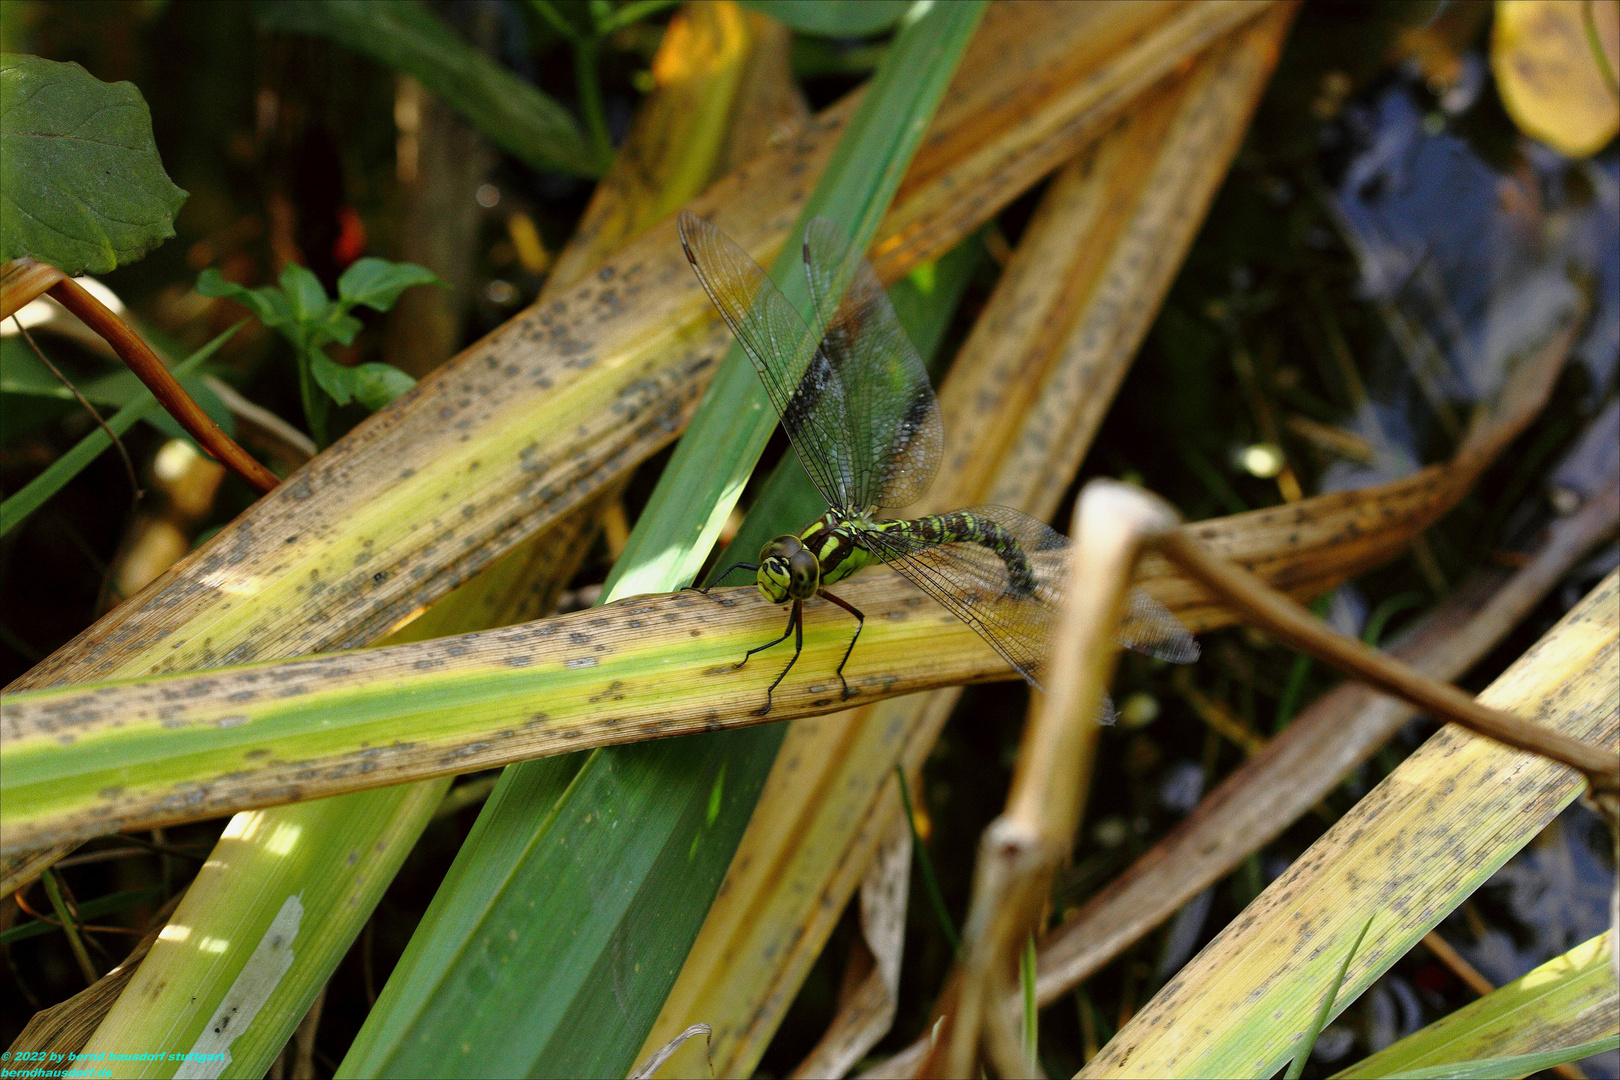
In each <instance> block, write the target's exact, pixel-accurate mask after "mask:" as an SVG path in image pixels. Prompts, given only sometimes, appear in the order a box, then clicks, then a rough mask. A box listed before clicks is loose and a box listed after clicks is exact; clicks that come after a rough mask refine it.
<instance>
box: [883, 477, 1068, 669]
mask: <svg viewBox="0 0 1620 1080" xmlns="http://www.w3.org/2000/svg"><path fill="white" fill-rule="evenodd" d="M969 513H972V514H977V515H982V516H984V517H988V518H991V519H993V520H995V521H996V522H997V523H998V524H1000V525H1001V526H1002V527H1003V528H1005V529H1006V530H1007V531H1008V532H1010V533H1012V535H1013V537H1014V538H1015V539H1016V540H1017V541H1018V546H1019V547H1020V548H1022V549H1023V551H1024V554H1025V556H1026V557H1027V558H1028V559H1029V563H1030V569H1031V570H1032V571H1033V572H1034V579H1035V588H1034V589H1033V590H1032V591H1029V592H1020V591H1019V590H1018V589H1016V588H1014V586H1013V583H1012V579H1011V577H1010V575H1009V574H1008V572H1007V564H1006V562H1005V561H1004V560H1003V559H1002V558H1001V556H999V555H997V554H996V553H995V552H994V551H991V550H990V549H989V548H987V547H983V546H981V545H979V544H970V543H929V542H928V541H926V540H922V539H920V538H919V537H916V536H913V535H907V534H905V533H899V532H892V531H891V532H881V531H877V532H871V533H864V534H862V535H861V536H860V541H859V542H860V543H861V544H862V545H863V546H865V547H866V548H867V550H869V551H871V552H872V553H873V554H874V555H876V556H877V557H878V558H880V559H882V560H883V561H884V562H886V563H888V564H889V565H890V566H893V567H894V568H895V569H896V570H898V571H900V572H901V573H902V574H904V575H905V576H906V577H908V578H910V579H911V580H912V582H913V583H915V584H916V585H917V587H918V588H920V589H922V590H923V592H925V593H927V594H928V595H929V596H932V597H933V598H934V599H935V600H938V601H939V602H940V604H941V605H942V606H943V607H944V608H945V609H946V610H947V611H949V612H950V613H951V614H953V615H955V616H956V617H957V618H959V619H961V620H962V621H963V622H965V623H967V624H968V625H969V626H971V627H973V629H974V630H976V631H978V633H979V635H980V636H981V637H983V638H984V639H985V640H986V641H988V642H989V643H990V644H991V646H993V647H994V648H995V650H996V652H998V653H1000V654H1001V655H1002V656H1003V657H1005V658H1006V660H1007V662H1008V663H1010V664H1012V666H1013V667H1015V668H1017V669H1018V671H1019V672H1020V673H1021V674H1022V675H1023V676H1024V677H1025V678H1026V679H1028V680H1029V681H1030V682H1032V683H1034V684H1035V685H1036V686H1039V685H1040V683H1041V671H1042V669H1043V668H1044V667H1045V666H1046V655H1047V651H1048V647H1049V646H1050V644H1051V639H1052V630H1053V628H1054V627H1055V626H1056V623H1057V613H1058V611H1059V609H1060V607H1061V604H1062V598H1063V584H1064V577H1065V575H1066V573H1067V569H1068V568H1067V558H1066V549H1067V547H1068V543H1069V541H1068V540H1067V539H1066V538H1065V537H1063V536H1060V535H1059V534H1058V533H1056V532H1054V531H1052V529H1050V528H1048V527H1047V526H1046V525H1044V524H1042V523H1041V522H1039V521H1036V520H1035V519H1034V518H1032V517H1029V516H1028V515H1027V514H1020V513H1019V512H1018V511H1016V510H1009V509H1008V508H1006V507H1004V506H975V507H973V508H971V510H969Z"/></svg>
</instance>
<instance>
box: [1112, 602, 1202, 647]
mask: <svg viewBox="0 0 1620 1080" xmlns="http://www.w3.org/2000/svg"><path fill="white" fill-rule="evenodd" d="M1115 640H1117V641H1118V642H1119V643H1120V644H1121V645H1123V646H1125V647H1126V648H1127V649H1134V650H1135V651H1136V652H1139V653H1146V654H1147V655H1149V656H1157V657H1158V658H1159V659H1160V660H1168V661H1170V662H1171V663H1172V664H1190V663H1192V662H1193V661H1194V660H1197V659H1198V641H1197V639H1196V638H1194V637H1193V636H1192V634H1190V633H1188V631H1187V628H1186V627H1185V626H1182V625H1181V620H1180V619H1178V618H1176V617H1175V616H1174V615H1172V614H1171V613H1170V609H1169V608H1167V607H1165V606H1164V605H1163V604H1161V603H1159V602H1158V601H1157V600H1155V599H1153V597H1151V596H1149V595H1148V594H1147V593H1145V592H1143V591H1142V590H1141V589H1132V590H1131V593H1130V596H1129V597H1127V598H1126V601H1125V614H1124V615H1122V616H1120V620H1119V632H1118V633H1117V634H1115Z"/></svg>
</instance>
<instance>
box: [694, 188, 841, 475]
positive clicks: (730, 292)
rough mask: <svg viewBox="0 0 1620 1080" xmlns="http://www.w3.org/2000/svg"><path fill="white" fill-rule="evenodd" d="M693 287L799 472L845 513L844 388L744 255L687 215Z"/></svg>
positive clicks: (807, 331) (811, 336)
mask: <svg viewBox="0 0 1620 1080" xmlns="http://www.w3.org/2000/svg"><path fill="white" fill-rule="evenodd" d="M677 227H678V229H679V231H680V235H681V246H682V247H683V248H684V249H685V250H686V259H687V261H688V262H690V263H691V264H692V269H693V271H694V272H695V273H696V274H697V277H698V281H700V282H701V283H702V284H703V289H704V291H705V292H707V293H708V294H709V299H711V300H713V301H714V306H715V307H716V308H717V309H718V310H719V312H720V316H721V318H723V319H725V321H726V325H728V326H730V327H731V332H732V333H733V334H734V335H736V338H737V341H738V342H739V343H740V344H741V345H742V347H743V351H744V352H746V353H747V354H748V358H749V360H751V361H753V364H754V370H755V371H756V372H758V373H759V380H760V382H762V383H764V385H765V393H766V395H767V396H768V397H769V398H770V399H771V404H772V405H774V406H775V407H776V412H777V415H778V416H780V417H781V418H782V426H783V427H784V428H786V429H787V433H788V437H789V438H790V439H792V441H793V447H794V449H795V450H797V451H798V454H799V460H800V461H802V462H803V463H804V468H805V472H807V473H809V475H810V479H811V481H812V482H814V484H815V485H816V489H817V490H819V491H820V492H821V495H822V497H823V498H824V499H826V500H827V503H828V505H831V506H850V505H855V504H853V503H852V502H851V501H850V495H851V494H852V488H853V480H852V477H853V475H854V467H853V465H852V463H851V461H850V457H849V452H848V441H847V437H846V435H845V434H844V430H843V428H842V427H841V425H842V416H843V414H844V413H845V412H846V411H847V410H846V409H845V407H844V405H843V402H842V396H843V388H842V385H841V384H840V383H839V380H838V378H837V375H836V373H835V372H834V370H833V367H832V365H831V363H830V362H829V361H828V359H827V357H826V356H825V354H824V353H823V352H822V350H820V349H819V348H817V337H816V332H815V331H814V330H812V329H811V328H810V327H808V326H806V325H805V322H804V320H803V319H802V318H800V317H799V313H798V311H797V310H796V309H795V308H794V307H793V304H792V303H791V302H790V301H789V300H788V298H787V297H785V296H783V295H782V291H781V290H780V289H778V288H777V287H776V283H775V282H773V281H772V280H771V279H770V277H769V276H767V275H766V273H765V271H764V270H761V269H760V267H759V264H758V263H756V262H755V261H754V260H753V259H751V258H749V256H748V253H747V252H746V251H744V250H743V249H742V248H740V247H738V246H737V245H736V244H735V243H733V242H732V241H731V240H729V239H727V238H726V236H725V235H724V234H723V233H721V232H720V230H719V229H716V228H715V227H714V226H713V225H711V224H709V223H708V222H707V221H705V220H704V219H702V218H700V217H698V216H697V215H696V214H693V213H691V212H690V211H682V212H681V215H680V218H679V219H678V222H677Z"/></svg>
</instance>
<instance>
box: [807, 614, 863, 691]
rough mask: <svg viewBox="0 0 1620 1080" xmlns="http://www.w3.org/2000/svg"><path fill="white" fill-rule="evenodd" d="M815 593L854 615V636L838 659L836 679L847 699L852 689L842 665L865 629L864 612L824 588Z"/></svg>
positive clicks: (847, 659) (845, 662)
mask: <svg viewBox="0 0 1620 1080" xmlns="http://www.w3.org/2000/svg"><path fill="white" fill-rule="evenodd" d="M817 595H818V596H820V597H821V598H822V599H823V600H831V601H832V602H833V603H835V604H837V605H838V606H839V607H841V608H843V609H844V610H845V611H847V612H849V613H850V614H851V615H853V616H855V636H854V637H852V638H850V639H849V648H847V649H845V650H844V658H843V659H842V660H840V661H838V681H839V682H841V683H843V684H844V700H845V701H848V700H849V699H850V698H851V697H853V696H854V691H852V690H851V689H850V688H849V682H848V680H846V679H845V678H844V665H845V664H847V663H849V654H850V653H852V652H854V651H855V643H856V642H857V641H859V640H860V639H861V631H862V630H864V629H866V613H865V612H863V611H861V610H860V609H858V608H857V607H855V605H853V604H851V603H849V602H847V601H845V600H840V599H839V598H838V597H836V596H834V595H833V594H832V593H830V592H828V591H827V590H826V589H820V590H818V592H817Z"/></svg>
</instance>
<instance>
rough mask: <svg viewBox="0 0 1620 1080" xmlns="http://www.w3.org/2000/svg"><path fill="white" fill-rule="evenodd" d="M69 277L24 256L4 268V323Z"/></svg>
mask: <svg viewBox="0 0 1620 1080" xmlns="http://www.w3.org/2000/svg"><path fill="white" fill-rule="evenodd" d="M65 277H67V275H66V274H64V273H62V271H60V270H58V269H57V268H56V267H54V266H51V265H50V264H48V263H42V262H40V261H38V260H37V259H30V258H28V257H27V256H24V257H23V258H21V259H12V260H11V261H10V262H8V263H6V264H5V265H4V266H3V267H0V319H9V318H11V317H12V316H13V315H15V314H17V312H19V311H21V310H22V309H23V308H24V307H26V306H27V305H28V304H31V303H33V302H34V301H35V300H37V299H39V297H41V296H43V295H44V294H45V292H46V290H48V289H49V288H50V287H51V286H53V285H55V284H56V283H57V282H58V281H61V280H62V279H63V278H65Z"/></svg>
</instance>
